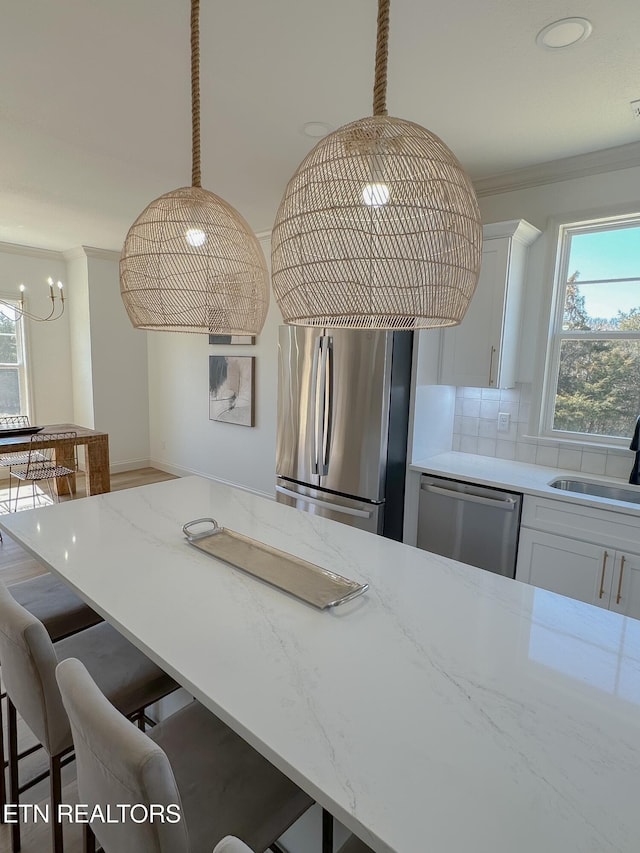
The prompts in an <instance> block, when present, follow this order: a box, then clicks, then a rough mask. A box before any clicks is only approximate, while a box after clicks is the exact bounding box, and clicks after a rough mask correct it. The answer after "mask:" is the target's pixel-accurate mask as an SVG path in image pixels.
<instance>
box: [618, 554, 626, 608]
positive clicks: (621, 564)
mask: <svg viewBox="0 0 640 853" xmlns="http://www.w3.org/2000/svg"><path fill="white" fill-rule="evenodd" d="M625 561H626V557H624V556H622V557H620V577H619V578H618V594H617V595H616V604H620V600H621V599H622V573H623V572H624V564H625Z"/></svg>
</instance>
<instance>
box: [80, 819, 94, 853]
mask: <svg viewBox="0 0 640 853" xmlns="http://www.w3.org/2000/svg"><path fill="white" fill-rule="evenodd" d="M82 851H83V853H96V837H95V835H94V834H93V830H92V829H91V827H90V826H89V824H88V823H85V824H84V826H83V827H82Z"/></svg>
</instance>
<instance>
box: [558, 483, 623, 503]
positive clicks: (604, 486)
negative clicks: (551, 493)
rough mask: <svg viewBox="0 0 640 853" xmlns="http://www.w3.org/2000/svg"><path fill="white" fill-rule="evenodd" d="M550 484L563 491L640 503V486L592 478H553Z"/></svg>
mask: <svg viewBox="0 0 640 853" xmlns="http://www.w3.org/2000/svg"><path fill="white" fill-rule="evenodd" d="M549 485H550V486H551V488H552V489H560V490H561V491H563V492H576V493H577V494H579V495H591V496H592V497H596V498H608V499H609V500H612V501H626V503H631V504H640V488H638V489H634V488H633V487H631V486H628V487H625V486H612V485H609V483H596V482H593V481H591V480H567V479H559V480H552V481H551V482H550V483H549Z"/></svg>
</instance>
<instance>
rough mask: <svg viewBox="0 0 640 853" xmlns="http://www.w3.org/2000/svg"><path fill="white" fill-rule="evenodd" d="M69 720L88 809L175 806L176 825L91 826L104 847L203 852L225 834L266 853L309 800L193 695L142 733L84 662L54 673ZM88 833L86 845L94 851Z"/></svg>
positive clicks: (133, 852) (124, 851)
mask: <svg viewBox="0 0 640 853" xmlns="http://www.w3.org/2000/svg"><path fill="white" fill-rule="evenodd" d="M56 676H57V679H58V684H59V686H60V692H61V693H62V700H63V702H64V705H65V708H66V709H67V713H68V715H69V720H70V721H71V730H72V732H73V743H74V748H75V753H76V762H77V768H78V792H79V795H80V800H81V802H83V803H87V804H88V805H89V806H90V807H95V806H101V807H102V808H103V809H105V807H106V806H107V805H108V804H132V805H133V804H142V805H145V806H147V808H149V807H150V806H151V804H152V803H155V804H156V806H158V805H160V806H165V807H166V806H168V805H169V804H179V805H180V811H181V814H182V818H183V819H182V820H181V821H180V822H179V823H167V822H166V821H165V822H164V823H161V822H158V821H155V822H154V823H150V822H145V823H134V822H132V821H128V822H126V823H111V824H109V823H103V822H102V821H100V822H98V823H94V824H93V829H94V832H95V837H96V838H97V839H98V841H99V842H100V844H101V845H102V849H103V850H104V853H165V851H167V853H211V850H212V848H213V846H214V844H215V843H216V842H218V841H220V840H221V839H222V838H224V837H225V836H226V835H235V836H240V837H242V838H245V839H246V840H247V842H248V843H249V844H250V845H251V847H252V848H253V850H255V851H256V853H263V851H265V850H267V849H268V848H269V847H270V846H271V845H272V844H274V842H275V841H276V839H277V838H279V836H280V835H282V833H283V832H284V831H285V830H286V829H288V828H289V826H291V824H292V823H294V822H295V821H296V820H297V819H298V818H299V817H300V815H301V814H303V813H304V812H305V811H306V810H307V809H308V808H309V807H310V806H311V805H313V800H312V799H311V798H310V797H308V796H307V795H306V794H305V793H304V792H303V791H301V790H300V788H298V787H297V786H296V785H294V783H293V782H291V781H290V780H289V779H287V777H286V776H284V775H283V774H282V773H280V771H279V770H277V769H276V768H275V767H273V765H271V764H270V763H269V762H268V761H267V760H266V759H264V758H263V757H262V756H261V755H260V754H259V753H258V752H256V750H254V749H253V748H252V747H250V746H249V744H247V743H246V742H245V741H244V740H243V739H242V738H241V737H239V736H238V735H237V734H235V733H234V732H233V731H232V730H231V729H230V728H229V727H228V726H226V725H225V724H224V723H223V722H222V721H221V720H219V719H218V718H217V717H215V716H214V715H213V714H211V713H210V712H209V711H207V710H206V708H204V707H203V706H202V705H200V704H199V703H198V702H191V703H190V704H189V705H187V706H186V707H185V708H182V709H181V710H180V711H177V712H176V713H175V714H173V715H172V716H170V717H168V718H167V719H165V720H162V721H161V722H160V723H158V725H157V726H155V728H154V729H152V730H151V731H150V732H149V733H148V734H145V733H143V732H141V731H139V730H138V729H136V727H135V726H134V725H132V724H131V723H130V722H129V721H128V720H125V719H124V717H123V716H122V715H121V714H118V713H117V711H116V710H115V709H114V707H113V706H112V705H111V704H110V703H109V702H108V701H107V700H106V699H105V697H104V696H103V695H102V693H101V692H100V690H99V689H98V687H97V686H96V684H95V683H94V681H93V680H92V678H91V676H90V675H89V673H88V672H87V670H86V668H85V667H84V666H83V665H82V664H81V663H80V662H79V661H77V660H65V661H62V663H60V665H59V666H58V668H57V670H56ZM93 844H94V839H93V836H92V835H91V832H87V833H86V835H85V851H86V853H89V851H93V850H94V849H95V847H94V846H92V845H93Z"/></svg>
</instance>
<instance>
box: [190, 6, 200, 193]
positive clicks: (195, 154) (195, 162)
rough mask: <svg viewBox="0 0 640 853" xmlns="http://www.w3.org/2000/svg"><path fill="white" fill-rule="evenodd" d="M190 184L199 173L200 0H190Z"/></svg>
mask: <svg viewBox="0 0 640 853" xmlns="http://www.w3.org/2000/svg"><path fill="white" fill-rule="evenodd" d="M191 186H194V187H201V186H202V183H201V174H200V0H191Z"/></svg>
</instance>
